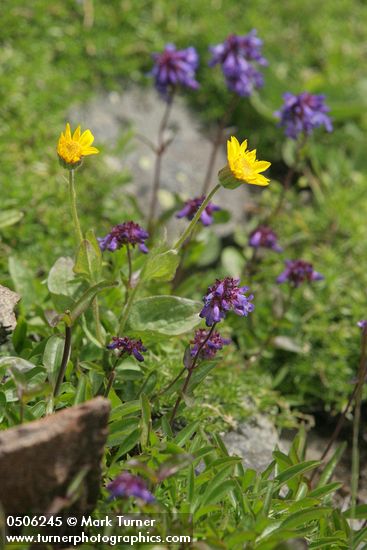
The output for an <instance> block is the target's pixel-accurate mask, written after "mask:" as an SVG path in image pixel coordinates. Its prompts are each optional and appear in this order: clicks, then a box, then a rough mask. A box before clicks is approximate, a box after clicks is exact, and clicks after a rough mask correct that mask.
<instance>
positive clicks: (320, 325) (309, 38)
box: [0, 0, 367, 411]
mask: <svg viewBox="0 0 367 550" xmlns="http://www.w3.org/2000/svg"><path fill="white" fill-rule="evenodd" d="M0 15H1V17H0V40H1V47H0V79H1V86H0V96H1V103H0V116H1V124H0V157H1V185H2V208H3V209H5V208H16V209H20V210H22V211H23V212H24V217H23V219H22V220H21V221H20V222H19V223H18V224H17V225H14V226H11V227H6V228H4V229H2V230H1V240H0V247H1V259H0V268H1V275H2V283H4V284H9V285H10V286H14V281H15V286H16V288H17V289H18V290H22V289H23V290H24V289H26V290H25V291H24V293H23V294H24V295H26V296H28V298H27V297H26V298H25V300H23V304H24V308H25V307H26V306H28V307H29V308H30V309H32V308H34V309H36V308H37V306H39V305H40V304H41V303H43V301H44V300H45V299H46V291H45V288H44V286H43V285H42V284H41V283H42V280H43V279H44V278H45V274H46V273H47V271H48V270H49V269H50V267H51V266H52V265H53V263H54V261H55V260H56V258H57V257H59V256H60V255H62V254H67V253H70V250H71V247H72V235H71V232H70V230H69V226H68V222H69V212H68V206H67V204H66V189H65V185H64V175H63V173H62V171H61V170H60V168H59V165H58V161H57V158H56V154H55V147H56V141H57V139H58V136H59V133H60V131H61V130H62V129H63V126H64V122H65V120H66V118H67V113H68V111H69V110H70V108H71V107H72V106H73V105H75V103H78V102H81V101H86V100H87V99H88V98H90V97H92V96H93V95H95V94H97V93H98V92H99V91H102V90H117V91H118V92H120V93H121V92H123V90H124V89H127V88H128V87H129V86H131V85H132V84H139V85H142V86H152V83H151V80H150V79H149V78H147V73H148V72H149V70H150V68H151V64H152V62H151V53H152V52H153V51H159V50H161V49H162V48H163V46H164V45H165V43H167V42H174V43H176V45H177V46H178V47H186V46H188V45H193V46H195V47H196V48H197V49H198V51H199V54H200V58H201V64H200V68H199V72H198V79H199V81H200V83H201V88H200V90H199V91H198V92H192V93H190V94H187V96H188V101H189V102H190V104H191V106H192V108H193V109H194V110H195V111H196V112H197V116H198V117H200V120H201V121H202V124H203V128H209V127H210V125H211V124H214V123H215V122H216V120H217V119H218V118H219V117H220V116H221V114H222V113H223V112H224V110H225V108H226V105H227V103H228V94H227V92H226V89H225V84H224V81H223V78H222V75H221V73H220V71H219V69H209V68H208V66H207V62H208V60H209V53H208V46H209V45H212V44H217V43H219V42H221V41H222V40H223V39H224V38H225V37H226V36H227V35H228V34H229V33H239V34H245V33H247V32H249V31H250V30H251V29H252V28H256V29H257V30H258V35H259V36H260V38H262V39H263V41H264V50H263V51H264V55H265V57H266V58H267V59H268V61H269V66H268V68H266V69H265V71H264V74H265V86H264V88H263V89H261V90H260V93H259V94H258V95H257V96H256V97H254V98H253V99H252V100H251V104H250V102H247V101H243V102H241V106H240V107H239V108H238V109H237V111H236V113H235V115H234V117H233V123H234V124H235V125H236V126H237V127H238V135H239V136H240V137H246V136H248V135H251V143H252V145H254V146H257V147H258V148H259V149H261V157H262V158H266V159H267V160H271V161H272V162H273V172H272V175H273V177H275V178H276V177H278V178H279V179H280V178H281V177H282V175H284V172H285V169H286V162H287V154H288V153H289V152H288V151H287V148H286V147H284V143H285V140H284V137H283V133H282V131H281V130H280V129H279V128H277V127H276V124H275V121H274V119H273V115H272V113H273V112H274V111H275V110H276V109H277V108H279V106H280V104H281V101H282V99H281V96H282V94H283V93H284V92H285V91H292V92H294V93H298V92H301V91H303V90H308V91H310V92H313V93H324V94H326V96H327V103H328V105H330V107H331V115H332V118H333V121H334V125H335V131H334V132H333V133H332V134H327V135H326V134H325V133H322V132H320V133H317V134H316V135H315V137H314V139H313V140H312V143H311V144H310V158H311V160H312V162H311V163H310V166H309V168H310V170H311V177H310V178H306V179H305V177H304V176H302V177H300V179H299V182H298V183H299V186H298V191H294V192H292V193H291V194H290V197H289V201H288V204H287V208H286V209H285V211H284V212H283V214H281V215H280V216H279V217H278V218H277V219H276V220H275V225H274V228H275V230H277V231H278V234H279V238H280V241H281V242H282V245H283V246H284V247H285V252H284V253H283V256H282V257H281V259H280V258H279V257H278V256H277V257H275V255H271V256H269V257H268V259H267V260H266V261H265V267H264V271H263V273H262V275H261V277H262V278H261V277H260V276H259V277H255V281H254V286H255V290H256V304H257V317H258V321H259V323H260V326H263V327H264V334H265V333H266V327H267V326H268V325H269V322H270V321H269V308H270V309H271V308H272V307H273V306H274V299H275V298H276V294H277V293H278V294H279V292H281V291H279V289H275V290H274V288H273V287H274V285H273V281H274V277H276V276H277V275H278V274H279V273H280V272H281V270H282V267H283V264H282V260H283V259H284V258H287V257H292V258H295V257H297V256H300V257H302V256H304V257H305V259H307V260H312V261H314V264H315V267H316V269H317V270H318V271H320V272H322V273H323V274H324V275H325V282H323V283H320V284H317V285H314V287H313V289H312V290H310V289H309V288H306V289H305V290H303V289H300V290H299V292H298V293H297V296H296V297H295V300H294V306H293V307H292V308H291V309H290V311H289V312H288V314H287V319H286V323H285V324H284V325H283V327H282V331H283V332H284V335H285V336H286V337H287V338H289V339H290V340H292V341H293V340H296V343H295V344H294V346H296V347H297V346H298V348H299V350H301V351H295V349H293V350H292V351H291V350H289V349H288V350H287V349H277V348H274V349H272V350H270V351H269V352H267V353H266V354H265V357H264V358H263V359H262V360H261V361H260V364H258V365H257V366H256V367H255V368H254V369H255V370H253V371H252V373H251V374H248V373H247V374H246V373H243V371H242V370H241V372H237V371H231V374H230V375H229V374H223V373H222V374H220V375H219V377H220V376H224V377H228V376H229V377H230V379H231V380H230V383H231V384H232V385H235V384H237V383H238V384H242V383H243V378H246V376H247V380H248V383H249V384H250V386H249V387H248V388H247V389H249V388H251V387H253V388H255V387H256V388H257V391H258V393H259V392H260V393H261V391H262V390H263V389H264V388H266V389H267V390H268V393H266V395H267V396H269V395H273V394H272V393H271V392H273V391H274V390H276V391H280V392H281V393H283V394H285V395H287V398H288V403H291V404H295V405H296V406H297V407H299V408H302V407H303V408H304V409H305V410H306V411H309V410H311V411H314V410H318V409H324V408H326V409H328V410H330V409H331V410H334V409H335V408H336V409H340V407H342V405H343V403H345V401H346V398H347V395H348V394H349V393H350V390H351V385H350V382H351V380H352V379H353V376H354V372H355V368H356V364H357V357H358V346H359V342H358V337H359V332H358V329H357V328H356V326H355V325H356V322H357V321H358V320H359V319H360V318H363V317H366V316H367V305H366V286H367V274H366V269H365V265H364V260H365V258H366V253H367V241H366V238H365V231H366V214H367V193H366V185H367V181H366V176H365V171H366V166H367V157H366V153H365V151H366V139H365V131H366V126H367V114H366V112H367V111H366V105H367V99H366V98H367V93H366V92H367V76H366V72H365V58H366V53H367V37H366V25H367V4H366V3H365V2H363V1H358V0H352V1H351V0H338V2H335V1H334V0H324V1H323V2H320V1H319V0H308V1H307V2H305V1H299V0H284V1H282V2H277V3H274V2H272V1H271V0H249V1H247V2H245V3H244V2H239V1H238V0H226V1H224V0H196V1H195V2H191V1H188V0H186V1H184V0H183V1H181V2H169V1H168V0H154V2H152V1H143V0H109V1H106V0H105V1H101V0H99V1H97V0H96V1H94V2H93V0H84V2H83V1H75V0H64V1H62V2H61V1H56V2H52V3H50V2H48V1H46V0H33V1H32V2H25V1H24V0H23V1H21V0H3V1H2V3H1V6H0ZM97 145H98V144H97ZM82 170H83V177H82V178H80V181H78V192H79V203H80V206H81V213H82V217H83V220H84V221H83V223H84V225H85V227H93V226H94V227H98V225H99V224H100V220H101V218H102V217H107V218H108V217H109V216H112V217H113V209H114V202H113V201H109V203H108V205H107V207H106V202H103V200H102V199H103V198H104V197H105V196H106V195H107V194H108V193H109V192H111V190H113V189H115V188H116V187H117V186H121V185H123V184H124V183H125V182H126V181H128V175H127V174H125V173H121V174H119V173H118V174H116V173H115V172H114V173H109V171H108V168H107V167H106V165H105V163H104V161H103V155H100V156H99V157H97V158H96V159H95V161H94V162H93V164H92V163H90V164H88V165H87V164H86V165H85V167H83V169H82ZM271 188H272V189H270V188H269V190H266V192H264V193H263V195H262V197H261V201H262V206H263V207H264V208H268V207H271V205H272V204H275V202H276V200H277V193H278V192H279V189H278V187H277V186H276V183H275V184H274V185H273V186H271ZM310 197H311V198H310ZM256 200H257V199H256ZM102 204H104V207H103V209H102V207H101V205H102ZM247 235H248V231H247V229H246V228H239V229H238V232H237V233H236V234H235V235H234V238H233V242H231V243H230V247H232V248H234V249H235V251H236V252H235V254H234V255H233V254H232V255H231V252H229V254H228V252H227V253H225V249H224V250H222V251H221V250H219V251H218V258H216V259H215V262H216V265H215V269H212V268H208V269H207V270H205V266H204V268H203V269H204V270H205V277H203V278H201V279H200V281H198V278H197V277H196V282H195V283H193V282H192V280H191V287H190V281H188V282H187V283H186V285H182V287H181V293H182V294H183V295H185V293H187V294H190V296H194V297H200V296H202V294H203V291H205V289H206V286H205V285H206V284H207V282H210V281H211V280H212V278H213V276H218V275H219V273H220V271H221V270H222V271H223V273H228V269H232V270H234V271H235V270H236V265H238V257H240V260H239V261H240V262H241V261H242V260H241V258H242V259H243V258H246V257H247V255H248V251H247V250H246V247H245V243H246V242H247ZM9 255H12V257H15V258H16V260H15V261H12V262H11V264H10V271H11V275H12V279H13V283H12V282H11V280H10V278H9V266H8V257H9ZM220 258H221V259H220ZM236 262H237V264H236ZM34 276H36V279H34V280H33V278H34ZM22 285H23V287H22ZM24 313H26V311H24ZM233 328H234V330H236V322H235V321H234V326H233ZM238 340H239V345H240V350H241V353H242V356H243V357H245V356H246V351H245V348H246V347H248V348H249V349H251V346H252V345H253V342H252V341H251V336H248V337H246V338H245V339H244V340H243V338H242V340H243V341H241V334H240V333H239V336H238ZM294 346H293V348H294ZM288 347H289V346H288ZM237 363H238V358H237ZM219 380H220V378H219ZM259 381H260V384H259ZM226 383H227V382H226ZM219 385H220V386H221V388H224V387H226V388H227V389H225V390H223V389H221V388H219V389H218V391H222V392H223V391H225V392H226V393H228V386H226V385H225V384H219ZM252 385H253V386H252ZM260 386H261V387H260ZM241 387H242V386H241ZM249 391H251V389H249ZM260 393H259V395H260ZM227 397H228V396H227ZM277 399H278V400H280V399H281V398H280V397H278V398H277ZM277 399H270V403H271V404H274V403H275V404H276V403H277ZM265 401H266V399H265ZM223 402H226V399H225V398H224V397H223Z"/></svg>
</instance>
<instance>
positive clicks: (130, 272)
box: [126, 243, 133, 288]
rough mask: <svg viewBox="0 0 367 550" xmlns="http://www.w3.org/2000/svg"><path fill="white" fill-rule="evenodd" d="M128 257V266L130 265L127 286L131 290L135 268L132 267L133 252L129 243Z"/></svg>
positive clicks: (127, 245) (127, 247)
mask: <svg viewBox="0 0 367 550" xmlns="http://www.w3.org/2000/svg"><path fill="white" fill-rule="evenodd" d="M126 255H127V265H128V269H129V272H128V280H127V286H128V288H131V278H132V275H133V266H132V261H131V250H130V246H129V243H126Z"/></svg>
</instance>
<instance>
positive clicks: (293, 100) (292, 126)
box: [274, 92, 333, 139]
mask: <svg viewBox="0 0 367 550" xmlns="http://www.w3.org/2000/svg"><path fill="white" fill-rule="evenodd" d="M283 100H284V104H283V106H282V107H281V108H280V109H279V110H278V111H276V112H275V113H274V115H275V116H276V117H277V118H279V119H280V121H279V126H282V127H283V128H284V129H285V135H286V136H287V137H289V138H291V139H297V138H298V136H299V135H300V134H304V135H310V134H311V133H312V132H313V130H314V129H315V128H318V127H320V126H324V127H325V129H326V130H327V131H328V132H331V131H332V130H333V125H332V122H331V119H330V117H329V116H328V115H327V113H328V112H329V111H330V108H329V107H328V106H327V105H326V104H325V96H324V95H313V94H309V93H308V92H302V93H301V94H299V95H294V94H291V93H289V92H287V93H285V94H284V95H283Z"/></svg>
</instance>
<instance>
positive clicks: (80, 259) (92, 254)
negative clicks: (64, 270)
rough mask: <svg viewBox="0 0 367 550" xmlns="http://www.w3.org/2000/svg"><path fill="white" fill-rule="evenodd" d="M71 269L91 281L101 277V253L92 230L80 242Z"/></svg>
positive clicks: (96, 280)
mask: <svg viewBox="0 0 367 550" xmlns="http://www.w3.org/2000/svg"><path fill="white" fill-rule="evenodd" d="M73 270H74V273H78V274H79V275H84V277H86V278H87V279H88V281H90V282H92V283H97V282H98V281H99V279H100V277H101V271H102V253H101V249H100V247H99V244H98V241H97V239H96V237H95V235H94V232H93V231H92V230H90V231H88V233H87V235H86V238H85V239H83V240H82V242H81V243H80V246H79V249H78V253H77V257H76V262H75V265H74V269H73Z"/></svg>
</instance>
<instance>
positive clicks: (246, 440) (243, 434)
mask: <svg viewBox="0 0 367 550" xmlns="http://www.w3.org/2000/svg"><path fill="white" fill-rule="evenodd" d="M223 440H224V443H225V445H226V447H227V449H228V452H229V453H230V454H231V455H237V456H240V457H242V458H243V465H244V466H245V468H252V469H254V470H256V471H257V472H262V471H263V470H265V468H266V467H267V466H269V464H270V462H271V461H272V452H273V451H274V449H275V447H276V445H279V437H278V434H277V431H276V429H275V427H274V425H273V423H272V422H271V420H270V419H269V418H268V417H267V416H265V415H261V414H256V415H254V416H252V417H251V418H250V419H249V420H248V421H246V422H243V423H241V424H239V426H238V429H237V431H232V432H228V433H226V434H225V435H224V436H223Z"/></svg>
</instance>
